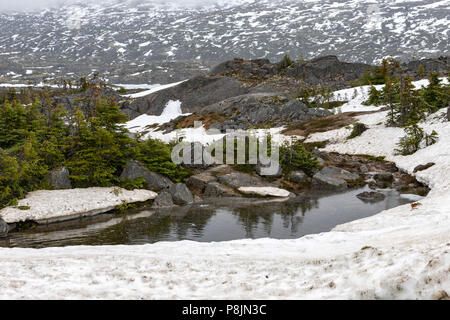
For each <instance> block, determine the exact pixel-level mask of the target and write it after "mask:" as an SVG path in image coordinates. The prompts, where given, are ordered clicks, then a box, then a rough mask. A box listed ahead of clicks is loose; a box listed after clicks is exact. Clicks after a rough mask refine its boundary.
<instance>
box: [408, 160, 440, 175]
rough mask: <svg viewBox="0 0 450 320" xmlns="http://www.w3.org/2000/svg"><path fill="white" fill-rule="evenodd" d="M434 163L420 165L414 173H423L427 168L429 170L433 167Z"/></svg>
mask: <svg viewBox="0 0 450 320" xmlns="http://www.w3.org/2000/svg"><path fill="white" fill-rule="evenodd" d="M435 164H436V163H434V162H429V163H427V164H421V165H418V166H417V167H415V168H414V171H413V172H414V173H416V172H418V171H424V170H427V169H428V168H431V167H432V166H434V165H435Z"/></svg>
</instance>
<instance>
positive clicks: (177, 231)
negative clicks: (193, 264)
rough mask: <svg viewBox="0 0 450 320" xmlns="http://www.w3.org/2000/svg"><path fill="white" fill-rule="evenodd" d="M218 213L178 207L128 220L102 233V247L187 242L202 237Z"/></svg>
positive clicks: (100, 234)
mask: <svg viewBox="0 0 450 320" xmlns="http://www.w3.org/2000/svg"><path fill="white" fill-rule="evenodd" d="M214 213H215V208H199V207H176V208H173V209H170V210H160V211H157V212H155V213H154V214H153V215H151V216H150V217H146V218H139V219H133V220H128V219H126V218H125V219H124V220H123V221H122V222H121V223H119V224H116V225H114V226H112V227H110V228H107V229H104V230H102V231H101V232H100V233H99V234H98V235H97V237H96V238H97V240H100V241H101V242H102V243H117V244H118V243H147V242H150V243H152V242H157V241H161V240H170V239H171V238H172V236H175V238H176V239H177V240H181V239H187V238H188V234H189V233H190V232H191V233H192V234H193V235H194V237H195V236H197V237H201V235H202V234H203V230H204V228H205V226H206V224H207V223H208V221H209V220H210V219H211V217H212V216H213V215H214Z"/></svg>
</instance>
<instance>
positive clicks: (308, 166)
mask: <svg viewBox="0 0 450 320" xmlns="http://www.w3.org/2000/svg"><path fill="white" fill-rule="evenodd" d="M318 164H319V161H318V160H317V158H316V157H315V156H314V155H313V154H312V153H310V152H308V151H307V150H306V148H305V146H304V145H303V144H302V143H301V142H299V141H293V142H292V143H291V144H289V143H284V144H283V145H281V146H280V165H281V168H283V172H284V173H289V172H291V171H293V170H303V171H304V172H305V173H307V174H311V172H312V170H313V169H315V168H317V166H318Z"/></svg>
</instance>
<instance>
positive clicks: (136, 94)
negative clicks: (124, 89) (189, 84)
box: [124, 80, 187, 99]
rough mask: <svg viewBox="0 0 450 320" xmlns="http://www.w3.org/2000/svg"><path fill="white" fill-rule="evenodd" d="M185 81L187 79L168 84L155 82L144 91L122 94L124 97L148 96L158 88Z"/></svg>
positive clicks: (162, 88)
mask: <svg viewBox="0 0 450 320" xmlns="http://www.w3.org/2000/svg"><path fill="white" fill-rule="evenodd" d="M185 81H187V80H184V81H180V82H174V83H169V84H164V85H160V84H155V85H152V87H151V88H150V89H148V90H144V91H141V92H138V93H133V94H127V95H124V97H127V98H132V99H136V98H141V97H145V96H148V95H149V94H152V93H155V92H158V91H160V90H164V89H167V88H171V87H175V86H177V85H179V84H181V83H183V82H185Z"/></svg>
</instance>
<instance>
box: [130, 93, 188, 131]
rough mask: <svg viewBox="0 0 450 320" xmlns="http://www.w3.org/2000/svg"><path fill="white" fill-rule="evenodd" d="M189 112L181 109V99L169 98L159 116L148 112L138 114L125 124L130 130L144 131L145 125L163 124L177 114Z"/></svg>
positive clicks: (183, 114) (182, 114) (181, 114)
mask: <svg viewBox="0 0 450 320" xmlns="http://www.w3.org/2000/svg"><path fill="white" fill-rule="evenodd" d="M187 115H190V113H183V112H182V111H181V101H179V100H177V101H174V100H169V101H168V102H167V104H166V107H165V108H164V110H163V112H162V113H161V115H159V116H153V115H148V114H143V115H140V116H139V117H137V118H134V119H133V120H131V121H128V122H127V123H126V125H125V127H126V128H127V129H129V130H130V131H131V132H140V131H143V130H144V131H145V130H146V128H147V126H150V125H154V124H163V123H167V122H170V121H171V120H173V119H176V118H178V117H179V116H187Z"/></svg>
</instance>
